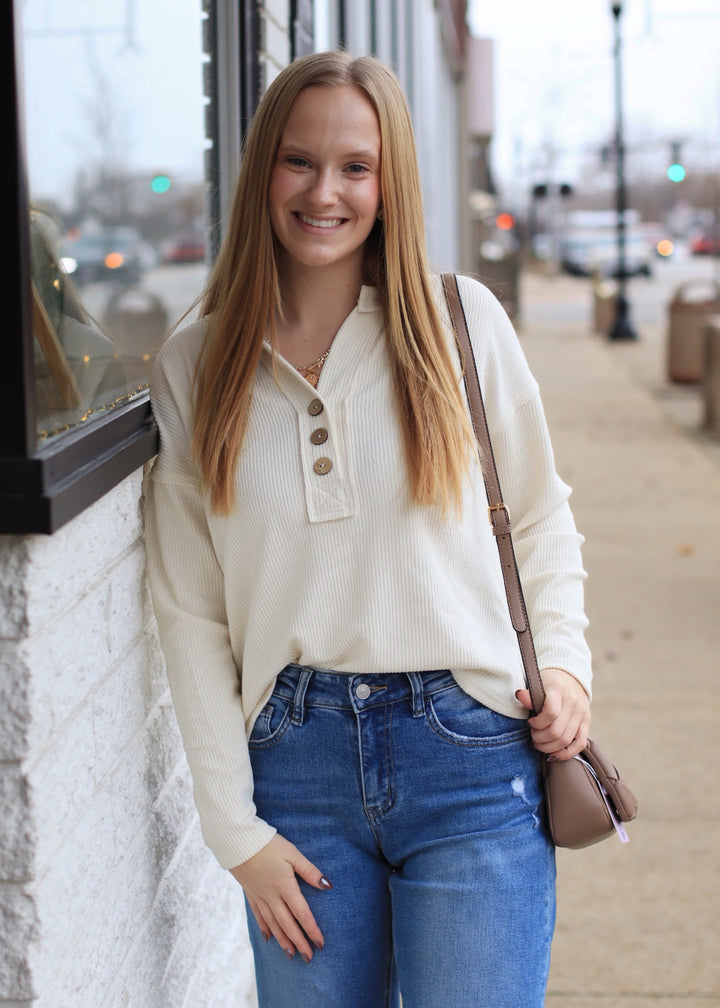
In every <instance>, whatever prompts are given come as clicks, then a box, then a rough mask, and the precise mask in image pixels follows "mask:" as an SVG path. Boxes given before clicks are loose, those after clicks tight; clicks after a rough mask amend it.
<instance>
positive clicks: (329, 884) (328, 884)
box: [320, 875, 332, 889]
mask: <svg viewBox="0 0 720 1008" xmlns="http://www.w3.org/2000/svg"><path fill="white" fill-rule="evenodd" d="M320 885H321V886H322V887H323V889H332V882H330V880H329V879H326V878H325V876H324V875H321V876H320Z"/></svg>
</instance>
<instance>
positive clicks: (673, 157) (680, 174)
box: [667, 141, 686, 182]
mask: <svg viewBox="0 0 720 1008" xmlns="http://www.w3.org/2000/svg"><path fill="white" fill-rule="evenodd" d="M681 149H682V144H680V143H679V142H678V141H675V143H672V144H671V145H670V165H669V167H668V170H667V177H668V178H669V179H670V181H671V182H682V180H683V179H684V178H685V174H686V172H685V166H684V165H683V163H682V156H681Z"/></svg>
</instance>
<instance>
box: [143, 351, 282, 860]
mask: <svg viewBox="0 0 720 1008" xmlns="http://www.w3.org/2000/svg"><path fill="white" fill-rule="evenodd" d="M170 369H171V374H170V375H168V373H167V371H166V369H165V368H164V366H163V361H162V360H161V361H160V362H159V365H158V367H157V368H156V370H155V373H154V376H153V385H152V402H153V410H154V414H155V417H156V419H157V422H158V425H159V428H160V445H161V447H160V454H159V456H158V459H157V460H156V462H155V465H154V467H153V469H152V471H151V473H150V476H149V479H148V480H147V482H146V501H145V515H146V544H147V558H148V559H147V568H148V580H149V585H150V591H151V596H152V602H153V607H154V610H155V615H156V618H157V623H158V629H159V634H160V641H161V645H162V649H163V653H164V655H165V661H166V667H167V676H168V681H169V683H170V688H171V693H172V699H173V705H174V707H175V712H176V715H177V720H178V724H179V726H180V731H181V734H182V738H183V743H184V746H185V751H186V754H187V759H188V763H189V766H190V770H191V773H192V777H193V787H194V797H195V802H196V805H197V808H198V811H199V814H200V820H201V826H202V831H203V836H204V838H205V842H206V843H207V845H208V846H209V847H210V849H211V850H212V851H213V852H214V854H215V856H216V857H217V859H218V861H219V862H220V864H221V865H222V866H223V867H225V868H231V867H234V866H235V865H237V864H239V863H241V862H242V861H244V860H246V859H247V858H249V857H251V856H252V855H253V854H255V853H256V852H257V851H258V850H260V848H261V847H263V846H264V845H265V844H266V843H267V842H268V841H269V840H270V838H271V837H272V836H273V834H274V832H275V831H274V830H273V829H272V828H271V827H270V826H268V825H267V824H266V823H264V822H263V821H261V820H260V819H258V818H257V816H256V815H255V807H254V804H253V798H252V791H253V785H252V771H251V767H250V761H249V756H248V749H247V741H246V729H245V715H244V711H243V705H242V696H241V693H240V686H239V680H238V668H237V664H236V660H235V657H234V655H233V650H232V646H231V640H230V630H229V626H228V619H227V612H226V604H225V589H224V577H223V571H222V568H221V565H220V563H219V561H218V558H217V556H216V554H215V550H214V548H213V544H212V540H211V536H210V532H209V529H208V523H207V517H206V510H205V502H204V499H203V494H202V491H201V488H200V484H199V480H198V477H197V473H196V472H195V471H194V466H193V463H192V460H191V455H190V426H189V417H188V415H187V412H186V409H187V407H184V404H185V403H188V402H189V398H190V397H189V394H188V391H189V390H188V388H187V383H188V382H189V380H190V377H189V374H188V369H183V370H182V371H178V369H177V368H176V369H175V370H174V371H173V370H172V362H171V365H170ZM179 402H181V403H183V406H179V405H178V403H179Z"/></svg>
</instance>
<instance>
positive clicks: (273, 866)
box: [230, 834, 332, 962]
mask: <svg viewBox="0 0 720 1008" xmlns="http://www.w3.org/2000/svg"><path fill="white" fill-rule="evenodd" d="M230 872H231V874H232V875H233V876H234V877H235V878H236V879H237V881H238V882H239V883H240V885H241V886H242V887H243V889H244V891H245V895H246V897H247V900H248V903H249V905H250V909H251V910H252V912H253V914H254V915H255V920H256V921H257V922H258V926H259V928H260V931H261V932H262V935H263V938H264V939H265V941H268V940H269V938H270V936H271V935H273V936H274V937H275V938H276V939H277V941H278V943H279V945H280V947H281V948H282V950H283V951H284V952H285V955H286V956H288V958H289V959H292V957H293V956H294V955H295V952H299V953H300V955H301V956H302V958H303V959H304V960H305V962H310V960H311V959H312V956H313V946H314V947H315V948H316V949H322V948H323V946H324V944H325V939H324V937H323V934H322V932H321V931H320V928H319V927H318V926H317V924H316V923H315V918H314V917H313V915H312V912H311V910H310V907H309V906H308V903H307V900H306V899H305V897H304V896H303V894H302V892H301V891H300V886H299V885H298V880H297V877H296V876H297V875H299V876H300V878H301V879H304V881H305V882H307V883H308V884H309V885H311V886H314V887H315V888H316V889H332V885H331V884H330V882H328V880H327V879H326V878H325V877H324V876H323V874H322V872H321V871H319V870H318V869H317V868H316V867H315V865H313V864H312V863H311V862H310V861H308V859H307V858H306V857H304V856H303V855H302V854H301V853H300V851H299V850H298V849H297V847H295V846H294V845H293V844H291V843H290V842H289V841H288V840H285V838H284V837H281V836H280V835H279V834H275V836H274V837H273V838H272V840H271V841H270V843H269V844H266V846H265V847H263V848H262V849H261V850H260V851H258V853H257V854H255V855H254V857H251V858H249V859H248V860H247V861H244V862H243V863H242V864H241V865H238V866H237V868H231V869H230ZM311 943H312V944H311Z"/></svg>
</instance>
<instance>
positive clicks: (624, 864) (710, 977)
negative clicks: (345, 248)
mask: <svg viewBox="0 0 720 1008" xmlns="http://www.w3.org/2000/svg"><path fill="white" fill-rule="evenodd" d="M550 283H552V280H551V281H550ZM547 289H548V281H547V279H539V278H536V277H528V278H526V281H525V284H524V287H523V304H524V306H525V316H524V321H523V323H522V324H521V325H520V326H519V332H520V338H521V342H522V345H523V347H524V349H525V352H526V354H527V356H528V359H529V361H530V365H531V367H532V369H533V371H534V373H535V375H536V377H537V379H538V381H539V382H540V385H541V388H542V391H543V397H544V402H545V408H546V412H547V415H548V421H549V423H550V428H551V432H552V435H553V443H554V445H555V451H556V456H557V460H558V468H559V470H560V473H561V474H562V476H563V477H564V478H565V479H566V480H567V481H568V482H569V483H570V484H571V486H573V488H574V494H573V498H572V503H573V508H574V512H575V516H576V520H577V523H578V527H579V528H580V530H581V531H582V532H583V534H584V535H585V536H586V540H587V541H586V545H585V550H584V557H585V566H586V569H587V570H588V572H589V580H588V582H587V609H588V615H589V618H590V630H589V635H588V636H589V641H590V645H591V647H592V650H593V655H594V667H595V677H596V678H595V698H594V704H593V709H594V723H593V732H592V735H593V737H595V738H597V739H598V741H600V742H601V744H602V745H603V747H604V748H605V749H607V750H608V752H609V754H610V755H611V756H612V757H613V758H614V759H615V760H616V761H617V763H618V765H619V766H620V767H621V769H622V771H623V773H624V775H625V776H626V777H627V778H628V780H629V781H630V782H631V784H632V785H633V788H634V789H635V791H636V793H637V794H638V797H639V801H640V815H639V817H638V819H637V820H636V822H634V823H632V824H630V826H629V830H628V832H629V833H630V837H631V841H630V843H629V844H627V845H621V844H620V843H619V842H616V841H615V840H614V839H613V840H610V841H607V842H605V843H603V844H600V845H598V846H595V847H592V848H588V849H586V850H584V851H560V852H559V858H558V868H559V910H558V926H557V933H556V941H555V946H554V954H553V964H552V969H551V975H550V984H549V988H548V998H547V1002H546V1003H547V1006H548V1008H596V1006H600V1005H602V1006H603V1008H652V1006H654V1005H656V1004H657V1002H659V1001H661V1002H662V1004H663V1006H666V1008H707V1006H709V1005H720V802H719V800H718V792H719V791H720V788H719V786H718V777H719V774H718V766H719V765H720V700H719V698H718V693H719V692H720V452H718V450H717V447H716V446H713V445H712V444H710V443H707V442H703V440H702V439H701V438H700V437H698V436H696V435H695V434H694V433H693V430H692V428H691V425H688V424H687V423H686V422H684V417H683V416H680V415H677V414H676V412H674V411H673V408H672V402H671V400H672V392H671V390H670V391H669V392H668V394H667V396H665V399H663V391H662V388H661V387H660V386H661V377H660V370H659V368H658V352H659V351H660V350H661V348H660V347H659V342H658V341H659V333H658V332H653V333H645V334H644V333H643V331H642V327H639V331H640V335H641V340H640V341H638V343H637V344H630V343H625V344H618V343H611V342H609V341H607V340H606V339H605V338H603V337H601V336H598V335H594V334H593V333H592V332H591V331H590V325H589V319H590V310H589V306H588V315H587V323H586V324H584V325H583V324H567V323H561V324H554V323H553V322H552V321H551V320H549V318H548V314H549V313H548V312H547V311H541V312H537V311H536V312H535V313H533V310H532V307H533V303H534V299H538V298H541V297H547ZM652 369H655V372H654V373H651V371H652ZM518 954H519V955H522V950H521V949H518Z"/></svg>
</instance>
